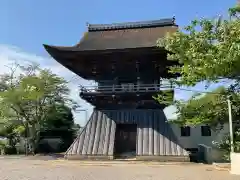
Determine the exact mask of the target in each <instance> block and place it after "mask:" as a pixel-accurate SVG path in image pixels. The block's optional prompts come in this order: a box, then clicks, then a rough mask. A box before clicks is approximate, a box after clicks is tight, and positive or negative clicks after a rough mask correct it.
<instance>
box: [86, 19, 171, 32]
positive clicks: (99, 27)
mask: <svg viewBox="0 0 240 180" xmlns="http://www.w3.org/2000/svg"><path fill="white" fill-rule="evenodd" d="M162 26H176V24H175V17H172V18H165V19H159V20H153V21H139V22H126V23H113V24H88V31H89V32H91V31H104V30H119V29H133V28H150V27H162Z"/></svg>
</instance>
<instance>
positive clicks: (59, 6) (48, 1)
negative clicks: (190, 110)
mask: <svg viewBox="0 0 240 180" xmlns="http://www.w3.org/2000/svg"><path fill="white" fill-rule="evenodd" d="M235 3H236V0H208V1H206V0H202V1H190V0H184V1H179V0H167V1H160V0H148V1H143V0H142V1H141V0H121V1H114V0H101V1H100V0H91V1H80V0H68V1H66V0H41V1H33V0H21V1H19V0H11V1H10V0H1V2H0V22H1V28H0V60H1V61H2V62H4V63H6V62H7V61H8V60H14V59H18V60H19V61H20V60H24V59H32V60H35V61H37V62H38V63H40V64H41V65H42V66H46V67H50V68H53V69H54V70H55V71H56V72H58V73H59V74H61V75H63V76H65V77H66V78H67V79H71V78H72V77H74V74H72V73H71V72H69V71H67V70H66V69H64V68H63V67H61V66H59V64H57V63H55V62H54V60H52V59H51V58H50V57H49V55H48V54H47V53H46V51H45V50H44V49H43V46H42V44H43V43H46V44H52V45H63V46H68V45H74V44H76V43H77V42H78V41H79V40H80V38H81V37H82V35H83V33H84V31H86V23H87V22H89V23H113V22H125V21H142V20H156V19H161V18H166V17H173V16H175V17H176V22H177V24H178V25H180V27H182V26H184V25H187V24H188V23H189V22H190V21H191V20H192V19H193V18H196V17H214V16H216V15H219V14H226V11H227V9H228V8H229V7H231V6H233V5H234V4H235ZM0 70H1V72H2V71H3V70H2V69H0ZM63 71H64V73H63ZM72 79H73V81H75V82H73V83H72V84H71V85H70V86H71V87H74V85H76V83H78V82H79V83H81V84H82V83H84V84H85V83H87V82H85V81H83V80H82V79H80V78H77V77H74V78H72ZM214 87H215V86H212V88H214ZM202 88H203V87H202V85H201V84H200V85H198V86H197V87H195V89H198V90H199V89H202ZM176 93H177V94H176V98H187V97H188V96H189V95H190V94H189V92H180V91H178V92H176ZM72 94H73V96H74V98H78V97H77V94H78V92H77V87H76V86H75V90H74V91H73V92H72ZM74 94H75V95H74ZM79 102H80V103H81V104H82V105H83V108H87V109H91V107H90V106H89V105H85V103H84V102H83V101H81V100H79ZM90 112H91V111H89V113H90ZM171 113H172V109H171V108H170V110H169V111H168V114H170V115H171ZM82 116H83V115H82V114H81V115H76V121H77V122H79V123H81V124H83V123H84V122H83V119H82Z"/></svg>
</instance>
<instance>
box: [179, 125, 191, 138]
mask: <svg viewBox="0 0 240 180" xmlns="http://www.w3.org/2000/svg"><path fill="white" fill-rule="evenodd" d="M181 136H185V137H187V136H190V127H189V126H184V127H181Z"/></svg>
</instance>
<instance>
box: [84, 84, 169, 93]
mask: <svg viewBox="0 0 240 180" xmlns="http://www.w3.org/2000/svg"><path fill="white" fill-rule="evenodd" d="M170 89H173V85H172V84H171V83H168V84H166V83H165V84H139V85H136V84H132V85H127V86H126V85H112V86H80V91H81V92H82V93H84V92H86V93H91V92H92V93H113V92H157V91H161V90H170Z"/></svg>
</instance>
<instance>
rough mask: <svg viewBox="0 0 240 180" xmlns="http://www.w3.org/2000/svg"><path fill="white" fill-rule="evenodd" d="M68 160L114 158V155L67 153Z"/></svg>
mask: <svg viewBox="0 0 240 180" xmlns="http://www.w3.org/2000/svg"><path fill="white" fill-rule="evenodd" d="M64 158H65V159H68V160H100V161H101V160H113V156H101V155H91V156H88V155H67V156H65V157H64Z"/></svg>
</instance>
